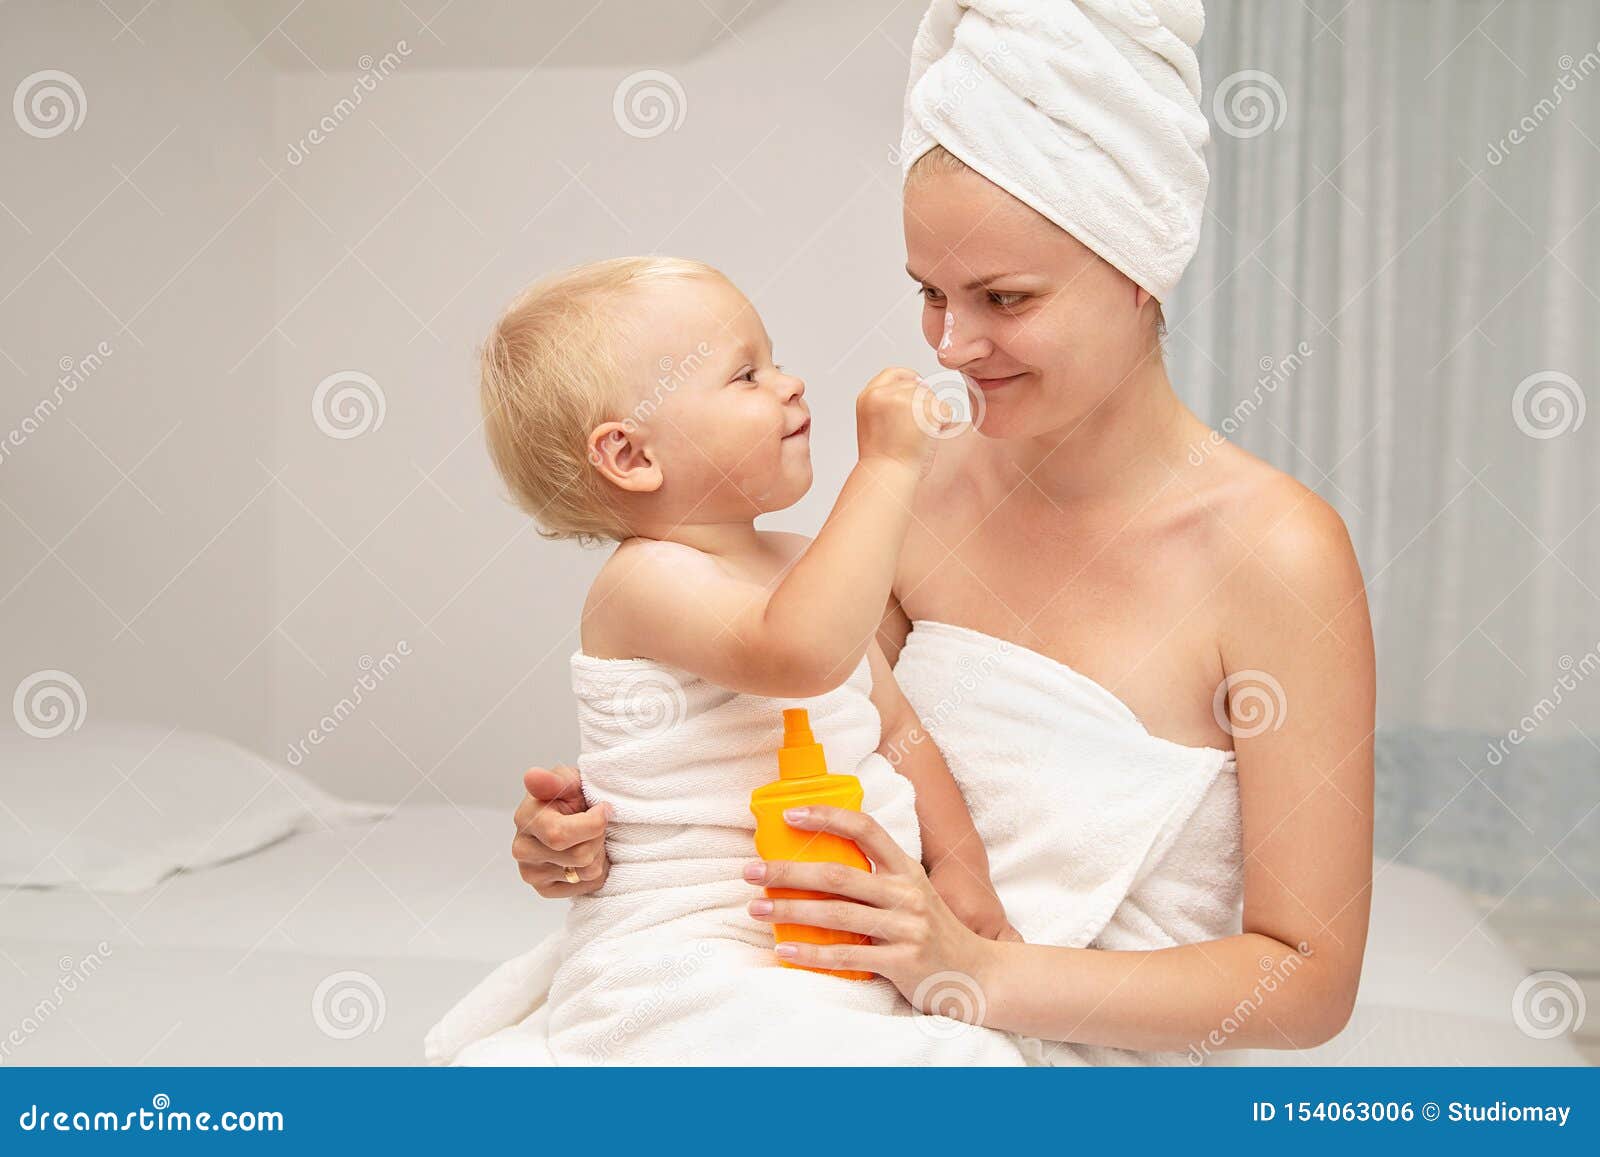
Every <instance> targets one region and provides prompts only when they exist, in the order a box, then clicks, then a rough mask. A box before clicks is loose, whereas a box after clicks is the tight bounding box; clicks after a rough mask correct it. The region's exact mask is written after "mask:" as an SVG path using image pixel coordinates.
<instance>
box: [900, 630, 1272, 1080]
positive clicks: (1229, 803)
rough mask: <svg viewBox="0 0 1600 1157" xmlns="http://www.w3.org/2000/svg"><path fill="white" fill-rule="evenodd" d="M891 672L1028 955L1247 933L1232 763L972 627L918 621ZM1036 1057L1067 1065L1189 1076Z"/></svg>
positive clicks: (1080, 1055)
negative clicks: (952, 789)
mask: <svg viewBox="0 0 1600 1157" xmlns="http://www.w3.org/2000/svg"><path fill="white" fill-rule="evenodd" d="M894 673H895V678H896V680H897V681H898V682H899V684H900V688H901V690H903V691H904V692H905V695H906V698H907V699H909V700H910V701H911V705H912V706H913V707H915V708H916V711H917V715H918V717H919V718H920V719H921V720H922V725H923V726H924V727H925V728H926V729H927V730H928V732H929V734H930V735H932V736H933V739H934V742H935V743H936V744H938V747H939V750H940V751H941V752H943V753H944V757H945V761H946V762H947V763H948V764H949V765H950V773H951V774H952V775H953V776H954V777H955V780H956V782H957V783H958V784H959V785H960V787H961V793H962V795H963V796H965V797H966V801H967V806H968V807H969V808H970V809H971V811H972V820H973V823H974V825H975V826H976V827H977V829H978V835H979V836H980V837H982V839H983V843H984V847H985V848H987V849H988V852H989V874H990V877H991V878H992V879H993V880H994V886H995V891H996V892H998V893H999V895H1000V899H1001V900H1002V901H1003V902H1004V903H1005V906H1006V914H1007V915H1008V916H1009V917H1010V918H1011V922H1012V924H1013V925H1015V926H1016V929H1017V931H1019V932H1021V933H1022V938H1023V939H1024V940H1026V941H1028V942H1029V943H1030V944H1058V945H1063V946H1065V947H1069V948H1084V947H1093V948H1104V949H1112V950H1147V949H1157V948H1170V947H1172V946H1174V945H1178V944H1193V943H1197V942H1199V941H1203V940H1216V939H1220V938H1222V937H1224V936H1231V935H1233V934H1235V933H1237V932H1238V931H1239V928H1240V911H1241V901H1242V897H1243V890H1244V876H1243V854H1242V849H1241V844H1240V827H1239V788H1238V777H1237V775H1236V774H1235V772H1236V762H1235V759H1234V754H1233V752H1231V751H1222V750H1219V749H1217V748H1214V747H1186V746H1183V745H1182V744H1177V743H1172V742H1169V741H1168V740H1165V739H1160V738H1157V737H1156V736H1154V735H1151V734H1150V733H1149V732H1148V731H1147V730H1145V728H1144V725H1143V724H1141V723H1140V722H1139V720H1138V718H1137V717H1136V716H1135V715H1134V713H1133V712H1132V711H1131V710H1130V709H1129V708H1128V706H1127V705H1126V704H1125V703H1123V702H1122V701H1121V700H1120V699H1118V698H1117V697H1116V696H1115V695H1113V694H1112V693H1111V692H1110V691H1108V690H1106V689H1105V688H1104V687H1102V686H1101V685H1100V684H1098V683H1096V682H1095V681H1094V680H1092V679H1090V678H1088V677H1087V676H1084V675H1081V674H1079V673H1078V672H1077V671H1074V670H1073V669H1072V668H1071V667H1068V666H1066V665H1065V664H1063V663H1060V662H1057V661H1056V660H1054V659H1051V658H1049V657H1048V656H1046V655H1042V654H1040V653H1039V652H1037V651H1032V650H1029V649H1028V648H1027V647H1023V646H1020V645H1018V644H1016V643H1010V642H1007V641H1006V640H1004V639H997V638H995V637H994V636H992V635H985V634H982V633H980V632H978V631H973V630H969V629H967V628H965V627H957V626H951V625H949V624H947V623H938V622H929V621H925V620H918V621H916V622H914V623H913V624H912V629H911V633H910V635H909V636H907V638H906V644H905V647H904V648H903V649H902V650H901V652H900V659H899V662H898V663H897V664H896V665H895V669H894ZM1061 983H1062V984H1070V983H1071V977H1070V976H1069V975H1068V976H1063V977H1062V979H1061ZM1024 1044H1025V1046H1026V1047H1027V1049H1028V1053H1029V1056H1030V1059H1044V1060H1046V1061H1047V1062H1048V1063H1050V1064H1055V1065H1067V1064H1084V1063H1087V1064H1096V1065H1107V1064H1178V1063H1184V1062H1185V1061H1186V1054H1184V1053H1182V1052H1175V1053H1136V1052H1127V1051H1123V1050H1120V1049H1107V1048H1093V1047H1088V1046H1082V1045H1062V1044H1056V1043H1054V1042H1038V1041H1031V1042H1028V1041H1024Z"/></svg>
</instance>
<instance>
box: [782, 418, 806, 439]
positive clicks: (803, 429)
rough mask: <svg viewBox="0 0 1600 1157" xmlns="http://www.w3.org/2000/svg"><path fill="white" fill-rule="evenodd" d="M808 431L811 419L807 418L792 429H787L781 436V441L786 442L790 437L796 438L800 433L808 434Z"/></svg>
mask: <svg viewBox="0 0 1600 1157" xmlns="http://www.w3.org/2000/svg"><path fill="white" fill-rule="evenodd" d="M810 432H811V419H810V418H807V419H806V420H805V421H804V422H801V423H800V424H799V425H798V426H796V427H795V428H794V429H793V430H791V431H789V433H787V434H785V435H784V436H783V441H785V442H787V441H788V440H789V439H790V438H798V437H800V436H801V435H802V434H809V433H810Z"/></svg>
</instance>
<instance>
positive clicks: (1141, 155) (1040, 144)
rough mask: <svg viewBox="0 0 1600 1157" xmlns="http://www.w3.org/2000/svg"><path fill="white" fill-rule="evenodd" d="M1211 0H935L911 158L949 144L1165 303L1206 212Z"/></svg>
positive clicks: (908, 149) (915, 95) (921, 61)
mask: <svg viewBox="0 0 1600 1157" xmlns="http://www.w3.org/2000/svg"><path fill="white" fill-rule="evenodd" d="M1204 28H1205V11H1204V9H1203V8H1202V7H1201V4H1200V0H933V4H932V6H931V7H929V9H928V11H927V14H926V15H925V16H924V17H923V18H922V24H921V26H920V27H919V28H918V29H917V39H916V43H915V44H914V45H913V46H912V50H911V78H910V82H909V83H908V84H907V86H906V102H905V130H904V132H903V134H902V137H901V149H900V153H901V164H902V166H903V167H904V168H905V169H906V170H909V169H910V167H911V164H912V162H914V161H915V160H916V159H917V158H918V157H920V156H921V155H922V154H923V153H925V152H927V151H928V150H929V149H930V148H932V147H933V146H934V145H936V144H937V145H943V146H944V147H945V149H947V150H948V151H949V152H950V153H952V154H954V155H955V156H956V157H957V158H959V159H960V160H961V161H963V162H964V163H965V164H966V165H968V166H969V167H970V168H972V169H975V170H976V171H977V172H978V173H980V174H982V175H983V176H984V177H987V178H988V179H989V180H991V181H993V182H994V183H995V184H996V185H998V186H1000V187H1001V188H1002V189H1004V190H1006V192H1008V193H1010V194H1011V195H1012V196H1014V197H1016V198H1018V199H1019V200H1021V201H1023V202H1025V203H1027V204H1028V205H1031V206H1033V208H1035V209H1037V210H1038V211H1039V212H1040V213H1042V214H1044V216H1046V217H1048V218H1049V219H1050V220H1051V221H1054V222H1055V223H1056V224H1057V225H1059V226H1061V227H1062V228H1063V229H1065V230H1066V231H1067V232H1068V233H1071V234H1072V235H1073V236H1074V237H1076V238H1077V239H1078V240H1079V241H1081V242H1083V244H1085V245H1087V246H1088V247H1089V248H1090V249H1092V250H1094V251H1095V252H1096V253H1098V254H1099V255H1100V256H1101V257H1103V258H1105V259H1106V260H1107V261H1109V262H1110V263H1111V264H1112V265H1114V266H1116V267H1117V268H1118V269H1120V270H1121V271H1122V272H1123V273H1125V274H1127V275H1128V277H1129V278H1131V279H1132V280H1133V281H1134V282H1135V283H1136V284H1138V285H1141V286H1143V287H1144V288H1145V289H1147V290H1149V291H1150V293H1151V294H1152V295H1153V296H1154V297H1155V298H1156V300H1157V301H1161V300H1164V299H1165V298H1166V297H1167V295H1168V294H1169V293H1170V292H1171V291H1172V288H1173V286H1174V285H1176V284H1177V282H1178V278H1179V276H1180V275H1181V274H1182V273H1183V270H1184V267H1185V266H1186V265H1188V263H1189V259H1190V258H1191V257H1193V256H1194V251H1195V247H1196V246H1197V245H1198V243H1199V238H1200V222H1201V218H1202V215H1203V213H1204V210H1205V197H1206V185H1207V183H1208V181H1209V174H1208V173H1207V171H1206V162H1205V155H1204V149H1205V145H1206V141H1207V140H1208V139H1209V136H1210V128H1209V126H1208V125H1207V123H1206V118H1205V114H1204V113H1203V112H1201V110H1200V66H1199V63H1198V61H1197V60H1196V59H1195V54H1194V46H1195V44H1196V43H1197V42H1198V41H1199V39H1200V34H1201V32H1202V31H1203V30H1204Z"/></svg>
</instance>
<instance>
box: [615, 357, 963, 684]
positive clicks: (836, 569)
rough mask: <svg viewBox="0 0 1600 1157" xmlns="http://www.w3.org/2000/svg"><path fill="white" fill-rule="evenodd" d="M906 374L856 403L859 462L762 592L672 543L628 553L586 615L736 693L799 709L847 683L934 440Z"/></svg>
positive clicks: (643, 651)
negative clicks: (803, 701)
mask: <svg viewBox="0 0 1600 1157" xmlns="http://www.w3.org/2000/svg"><path fill="white" fill-rule="evenodd" d="M926 394H927V387H926V386H923V385H922V384H921V383H920V382H919V380H918V378H917V376H916V374H914V373H913V372H912V371H910V370H885V371H884V372H883V373H881V374H879V375H878V376H877V377H876V378H874V379H873V380H872V381H871V382H870V383H869V384H868V385H867V388H866V389H865V390H863V391H862V393H861V395H860V397H859V398H858V399H857V401H856V424H857V432H858V441H859V444H860V461H859V462H858V463H857V465H856V467H855V469H854V470H852V471H851V472H850V477H849V478H848V479H847V480H846V481H845V484H844V489H843V490H842V491H841V492H840V494H839V498H838V501H836V502H835V503H834V506H833V511H832V513H830V514H829V515H828V520H827V522H826V523H824V525H823V527H822V529H821V531H819V532H818V534H817V537H816V539H815V540H814V541H813V542H812V543H811V545H810V546H809V547H808V548H807V549H806V551H805V553H804V554H802V555H801V556H800V558H798V559H797V560H796V561H795V562H794V563H793V565H792V566H791V567H790V568H789V570H788V572H787V573H786V574H785V575H784V576H783V578H782V579H781V580H780V581H779V582H778V583H777V584H776V585H775V587H773V588H772V589H770V590H768V589H765V588H762V587H758V586H756V585H754V584H752V583H750V582H747V581H743V580H741V579H739V578H737V577H735V576H733V575H730V574H728V573H727V572H725V571H724V570H723V569H722V568H721V567H720V566H719V565H718V564H717V563H716V561H715V560H713V559H711V558H709V557H707V556H705V555H702V554H700V553H699V552H697V551H694V550H692V549H690V548H688V547H684V546H680V545H679V544H676V543H670V542H634V543H630V544H628V546H627V548H626V549H625V550H624V551H619V552H618V557H617V558H616V559H615V560H613V564H612V565H608V566H607V568H606V571H607V573H606V574H605V575H603V576H602V580H601V581H602V583H603V585H604V588H605V589H603V590H599V591H597V592H595V594H594V595H593V596H591V600H590V606H591V609H590V612H589V613H590V614H603V615H605V616H606V617H607V618H608V620H610V621H609V622H608V624H607V634H608V636H610V637H612V638H619V639H626V640H628V641H629V644H630V645H631V646H632V648H633V649H636V650H637V652H638V653H639V654H640V655H641V656H642V657H646V658H651V659H655V660H657V661H658V662H662V663H667V664H670V665H672V666H676V667H681V668H683V669H684V670H687V671H691V672H693V673H694V674H696V675H699V676H701V677H702V678H706V679H709V680H711V681H712V682H714V683H718V684H721V685H722V686H724V687H727V688H730V689H731V690H734V691H745V692H749V693H752V694H757V695H770V696H774V697H779V698H796V699H799V698H807V697H810V696H813V695H820V694H822V693H823V692H825V691H829V690H832V689H833V688H834V687H837V686H838V685H839V684H841V683H843V682H844V681H845V679H846V678H848V677H849V675H850V672H851V671H853V670H854V669H855V667H856V665H857V664H858V663H860V661H861V656H862V655H863V654H864V653H865V652H866V649H867V645H868V644H869V643H871V642H872V640H873V638H874V636H875V634H876V632H877V629H878V621H879V619H880V618H881V617H882V615H883V606H884V603H885V601H886V600H887V599H888V597H889V588H890V586H891V585H892V583H893V581H894V574H895V565H896V559H897V558H898V556H899V554H900V546H901V543H902V542H903V541H904V539H905V535H906V530H907V528H908V526H909V525H910V522H911V506H912V500H913V498H914V496H915V493H916V488H917V484H918V483H919V482H920V481H921V479H922V476H923V473H924V471H925V470H926V468H927V466H928V465H929V463H930V462H931V458H932V453H933V438H932V432H931V431H929V430H926V429H924V428H922V426H921V425H919V423H918V422H917V420H916V415H917V413H918V407H919V406H921V407H923V412H926V408H927V406H928V404H929V401H930V398H931V395H930V396H928V397H924V396H921V395H926Z"/></svg>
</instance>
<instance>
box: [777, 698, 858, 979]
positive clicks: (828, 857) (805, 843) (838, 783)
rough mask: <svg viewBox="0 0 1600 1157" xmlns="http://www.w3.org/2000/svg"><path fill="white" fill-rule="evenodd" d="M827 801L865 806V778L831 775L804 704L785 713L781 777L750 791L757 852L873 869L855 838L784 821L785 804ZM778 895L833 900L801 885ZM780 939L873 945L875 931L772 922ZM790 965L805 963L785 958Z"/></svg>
mask: <svg viewBox="0 0 1600 1157" xmlns="http://www.w3.org/2000/svg"><path fill="white" fill-rule="evenodd" d="M810 804H827V805H830V806H832V807H842V808H850V809H852V810H853V811H860V810H861V781H860V780H859V779H857V778H856V777H855V776H853V775H830V774H829V772H828V765H827V763H826V762H824V760H823V758H822V745H821V744H820V743H818V742H817V741H816V740H815V739H814V738H812V735H811V719H810V717H809V716H808V715H807V714H806V711H805V708H803V707H795V708H790V709H789V710H786V711H785V712H784V713H783V746H782V747H781V748H779V749H778V778H777V779H775V780H773V781H772V782H771V783H769V784H765V785H763V786H762V787H758V788H756V790H755V791H753V792H751V793H750V810H751V811H752V812H754V813H755V817H756V854H757V855H759V856H760V857H761V858H762V859H763V860H801V861H806V862H810V863H823V862H828V861H832V862H833V863H838V864H848V865H850V866H851V867H853V868H860V869H861V870H863V871H871V870H872V869H871V866H870V864H869V863H868V861H867V857H866V856H864V855H862V854H861V849H860V848H858V847H856V844H855V841H854V840H847V839H845V838H844V837H842V836H836V835H833V834H832V833H831V832H808V831H802V830H800V829H799V828H792V827H790V826H789V825H788V824H786V823H784V821H783V812H784V809H785V808H792V807H805V806H808V805H810ZM766 892H767V895H768V896H769V897H770V898H772V899H774V900H831V899H836V897H834V896H832V895H830V894H829V893H827V892H811V891H805V890H802V889H799V888H768V889H767V890H766ZM773 932H774V936H775V939H776V940H777V941H779V942H781V941H784V940H802V941H805V942H806V943H808V944H870V943H872V938H871V937H870V936H862V935H860V934H859V933H856V932H839V931H836V930H835V929H832V928H812V927H810V926H809V925H805V924H775V925H773ZM779 963H780V964H782V965H783V966H784V967H785V968H805V967H806V966H805V965H803V964H791V963H789V962H788V961H787V960H780V961H779ZM806 970H807V971H808V972H827V973H830V974H831V975H833V976H843V977H845V978H846V979H849V980H871V979H872V978H873V976H874V975H875V974H874V973H871V972H851V971H844V970H837V969H830V968H807V969H806Z"/></svg>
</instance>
